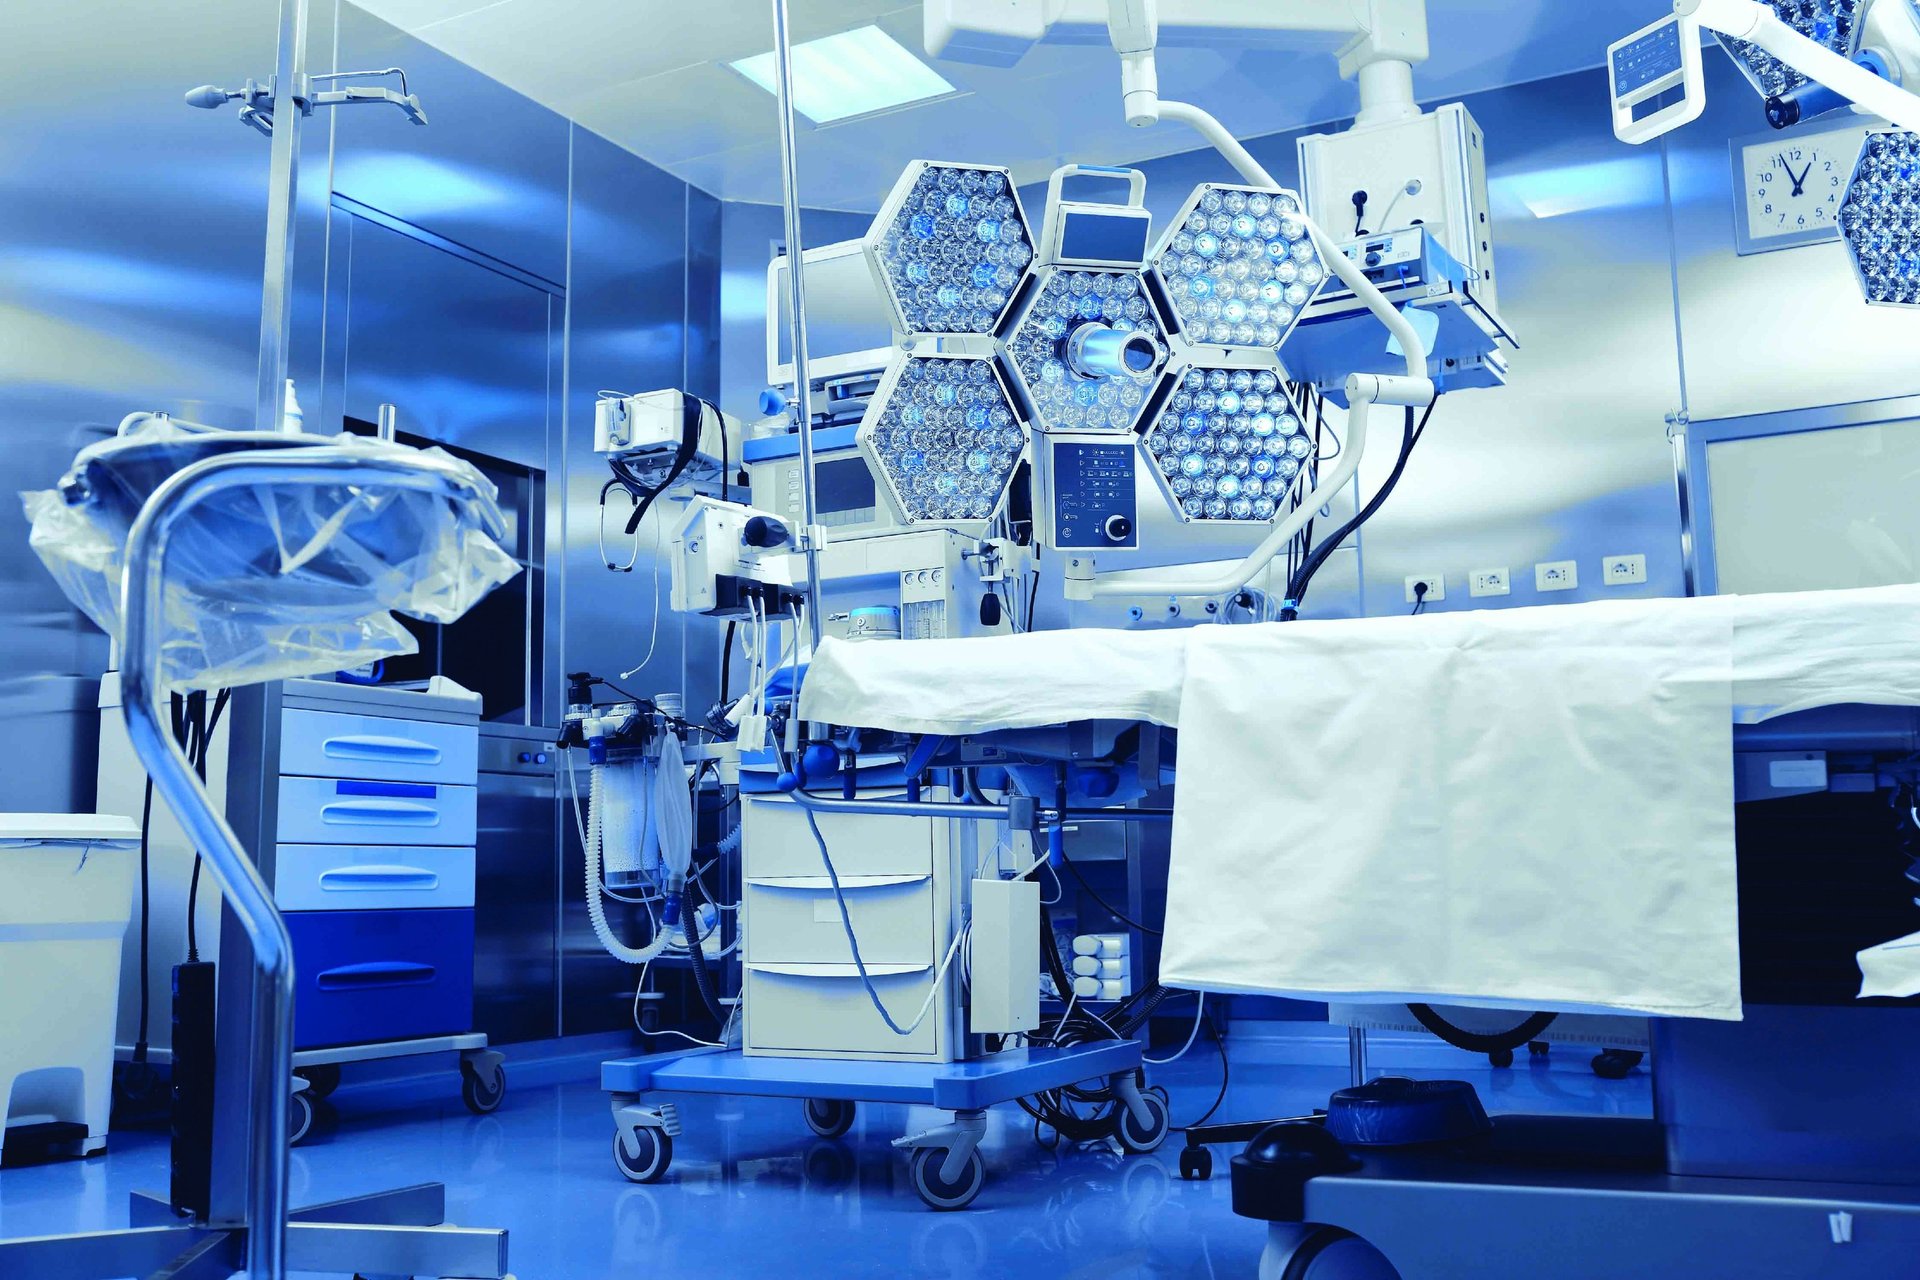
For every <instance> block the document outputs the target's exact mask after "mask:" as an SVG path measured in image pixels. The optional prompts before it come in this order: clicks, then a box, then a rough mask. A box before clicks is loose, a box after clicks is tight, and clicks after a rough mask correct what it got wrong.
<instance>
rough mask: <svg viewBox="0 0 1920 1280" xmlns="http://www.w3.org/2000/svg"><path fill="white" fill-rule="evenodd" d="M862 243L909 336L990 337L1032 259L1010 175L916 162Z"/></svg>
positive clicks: (1029, 238) (994, 170)
mask: <svg viewBox="0 0 1920 1280" xmlns="http://www.w3.org/2000/svg"><path fill="white" fill-rule="evenodd" d="M866 247H867V253H868V256H869V259H870V260H871V261H872V263H873V265H874V268H875V270H876V272H877V273H878V274H879V276H880V278H881V279H882V280H883V281H884V282H885V284H886V288H887V296H888V298H889V299H890V300H891V302H892V303H893V307H894V312H895V318H896V320H897V321H898V323H899V326H900V328H901V330H902V331H903V332H905V333H908V334H922V333H992V332H993V331H994V329H995V327H996V326H998V324H999V323H1000V320H1001V318H1002V317H1003V316H1004V315H1005V314H1006V310H1007V307H1008V305H1009V304H1010V303H1011V302H1012V300H1013V296H1014V293H1015V292H1016V291H1017V290H1018V288H1019V286H1020V282H1021V280H1022V279H1023V278H1024V277H1025V275H1026V271H1027V267H1028V264H1030V263H1031V262H1032V261H1033V236H1032V234H1031V232H1029V230H1028V228H1027V220H1026V215H1025V214H1024V213H1022V212H1021V209H1020V199H1019V196H1018V195H1016V194H1015V192H1014V190H1013V185H1012V183H1011V181H1010V180H1009V175H1008V171H1007V170H1005V169H1001V168H993V167H988V166H980V165H957V164H943V163H937V162H934V161H925V160H922V161H915V162H914V163H913V164H912V165H910V166H908V168H907V171H906V172H905V173H904V174H902V175H901V177H900V181H899V182H897V183H896V184H894V189H893V191H892V193H891V194H890V195H888V197H887V201H886V203H885V204H884V205H882V206H881V209H880V215H879V216H878V217H877V218H875V219H874V222H873V229H872V230H871V231H869V232H868V233H867V240H866Z"/></svg>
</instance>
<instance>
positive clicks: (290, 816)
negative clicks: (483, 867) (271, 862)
mask: <svg viewBox="0 0 1920 1280" xmlns="http://www.w3.org/2000/svg"><path fill="white" fill-rule="evenodd" d="M474 835H475V813H474V789H473V788H472V787H451V786H444V785H434V784H428V783H418V782H361V781H345V780H335V779H332V778H281V779H280V839H281V841H282V842H284V843H286V844H358V845H367V844H385V845H396V844H397V845H416V844H443V845H467V846H471V845H472V844H473V842H474Z"/></svg>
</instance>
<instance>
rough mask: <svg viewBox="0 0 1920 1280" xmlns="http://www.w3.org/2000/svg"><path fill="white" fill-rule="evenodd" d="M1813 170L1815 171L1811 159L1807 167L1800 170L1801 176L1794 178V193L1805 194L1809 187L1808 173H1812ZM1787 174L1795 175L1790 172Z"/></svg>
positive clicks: (1789, 175)
mask: <svg viewBox="0 0 1920 1280" xmlns="http://www.w3.org/2000/svg"><path fill="white" fill-rule="evenodd" d="M1812 172H1813V161H1811V160H1809V161H1807V167H1806V168H1804V169H1802V170H1801V171H1800V176H1799V177H1797V178H1794V179H1793V194H1794V195H1796V196H1797V195H1804V194H1805V193H1806V187H1807V175H1808V174H1810V173H1812ZM1787 176H1788V177H1793V175H1792V174H1788V175H1787Z"/></svg>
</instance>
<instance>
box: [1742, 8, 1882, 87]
mask: <svg viewBox="0 0 1920 1280" xmlns="http://www.w3.org/2000/svg"><path fill="white" fill-rule="evenodd" d="M1772 3H1773V11H1774V12H1775V13H1777V14H1779V15H1780V21H1782V22H1784V23H1786V24H1787V25H1788V26H1790V27H1792V28H1793V29H1794V30H1795V31H1798V32H1799V33H1800V34H1801V35H1803V36H1805V37H1807V38H1808V39H1809V40H1812V41H1813V42H1814V43H1815V44H1819V45H1823V46H1825V47H1826V48H1827V49H1829V50H1831V51H1832V52H1834V53H1837V54H1839V55H1840V56H1841V57H1843V58H1851V57H1852V56H1853V55H1854V53H1855V48H1854V41H1855V38H1856V37H1855V35H1854V32H1855V31H1856V30H1857V29H1858V26H1859V18H1860V0H1772ZM1718 39H1719V41H1720V43H1721V44H1722V45H1723V46H1725V48H1726V50H1727V53H1728V54H1729V55H1731V56H1732V58H1733V61H1734V64H1735V65H1736V66H1738V67H1739V68H1740V72H1741V74H1742V75H1744V76H1746V78H1747V83H1749V84H1751V85H1752V86H1753V87H1754V89H1755V90H1756V91H1757V92H1758V93H1759V94H1760V96H1761V97H1763V98H1777V97H1780V96H1782V95H1784V94H1789V93H1792V92H1793V91H1794V90H1795V89H1798V88H1799V87H1800V86H1801V85H1803V84H1805V83H1806V82H1807V78H1806V77H1805V76H1803V75H1801V74H1800V73H1799V72H1798V71H1795V70H1794V69H1793V68H1792V67H1790V66H1788V65H1787V64H1786V63H1784V62H1782V61H1780V60H1779V59H1778V58H1776V57H1774V56H1773V55H1772V54H1770V53H1768V52H1767V51H1766V50H1764V49H1761V48H1760V47H1758V46H1757V45H1751V44H1748V43H1747V42H1746V41H1744V40H1735V39H1734V38H1732V37H1731V36H1720V37H1718Z"/></svg>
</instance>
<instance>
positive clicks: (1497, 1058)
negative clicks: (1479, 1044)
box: [1487, 1049, 1513, 1067]
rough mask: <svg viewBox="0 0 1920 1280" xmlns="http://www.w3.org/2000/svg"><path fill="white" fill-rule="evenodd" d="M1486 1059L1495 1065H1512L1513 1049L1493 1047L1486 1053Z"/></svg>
mask: <svg viewBox="0 0 1920 1280" xmlns="http://www.w3.org/2000/svg"><path fill="white" fill-rule="evenodd" d="M1487 1061H1488V1062H1491V1063H1492V1064H1493V1065H1494V1066H1496V1067H1510V1066H1512V1065H1513V1050H1511V1049H1495V1050H1494V1051H1493V1052H1492V1053H1490V1054H1488V1055H1487Z"/></svg>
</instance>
